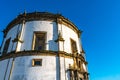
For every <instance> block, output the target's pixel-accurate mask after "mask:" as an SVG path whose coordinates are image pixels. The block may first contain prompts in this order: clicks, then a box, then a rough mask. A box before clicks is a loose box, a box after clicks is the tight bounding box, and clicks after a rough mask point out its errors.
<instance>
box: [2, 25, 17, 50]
mask: <svg viewBox="0 0 120 80" xmlns="http://www.w3.org/2000/svg"><path fill="white" fill-rule="evenodd" d="M18 26H19V25H15V27H13V28H11V30H9V32H8V33H7V35H6V37H5V39H4V41H3V45H2V47H1V52H3V48H4V45H5V42H6V40H7V39H9V38H11V40H10V44H9V48H8V52H11V51H13V50H15V45H14V46H13V43H12V40H14V39H15V38H16V35H17V30H18ZM12 46H13V48H12Z"/></svg>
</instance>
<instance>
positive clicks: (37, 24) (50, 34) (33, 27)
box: [1, 21, 81, 53]
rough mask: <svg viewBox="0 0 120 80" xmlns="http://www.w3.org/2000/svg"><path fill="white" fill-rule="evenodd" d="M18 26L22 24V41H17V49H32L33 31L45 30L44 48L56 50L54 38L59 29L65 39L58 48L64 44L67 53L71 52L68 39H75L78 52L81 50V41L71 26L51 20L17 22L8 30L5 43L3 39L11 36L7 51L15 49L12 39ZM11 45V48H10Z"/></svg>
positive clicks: (56, 36)
mask: <svg viewBox="0 0 120 80" xmlns="http://www.w3.org/2000/svg"><path fill="white" fill-rule="evenodd" d="M18 26H23V32H22V37H21V40H22V41H24V42H23V43H20V42H19V43H18V48H17V51H23V50H32V45H33V44H32V41H33V35H34V31H44V32H47V37H46V50H52V51H58V43H56V42H55V40H57V38H58V31H61V33H62V36H63V38H64V40H65V41H64V45H60V48H61V49H63V46H64V51H65V52H67V53H71V52H72V51H71V42H70V39H73V40H74V41H76V44H77V50H78V53H80V51H81V48H80V45H81V43H80V42H79V38H78V34H77V33H76V32H74V31H73V30H72V29H71V28H69V27H67V26H66V25H63V24H58V25H57V24H56V22H52V21H28V22H26V23H25V24H24V25H22V24H20V25H19V24H18V25H16V26H14V27H13V28H12V29H11V30H9V32H8V34H7V36H6V38H5V40H4V43H5V41H6V40H7V39H8V38H10V37H11V42H10V46H9V49H8V52H10V51H12V50H15V49H16V43H14V44H13V43H12V40H14V38H15V37H16V34H17V30H18ZM20 29H21V28H20ZM4 43H3V46H2V48H1V52H2V51H3V47H4ZM12 46H13V49H11V48H12Z"/></svg>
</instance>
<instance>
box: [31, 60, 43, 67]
mask: <svg viewBox="0 0 120 80" xmlns="http://www.w3.org/2000/svg"><path fill="white" fill-rule="evenodd" d="M35 61H40V63H41V64H40V65H36V64H35ZM32 66H33V67H34V66H42V59H32Z"/></svg>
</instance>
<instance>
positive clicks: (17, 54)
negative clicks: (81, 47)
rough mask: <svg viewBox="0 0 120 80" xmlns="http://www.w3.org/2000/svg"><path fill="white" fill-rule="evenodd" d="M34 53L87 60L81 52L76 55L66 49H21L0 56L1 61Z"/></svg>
mask: <svg viewBox="0 0 120 80" xmlns="http://www.w3.org/2000/svg"><path fill="white" fill-rule="evenodd" d="M32 55H39V56H57V57H65V58H73V57H77V58H80V59H81V60H82V61H84V62H85V59H84V57H83V56H82V55H81V54H77V55H74V54H70V53H66V52H64V51H47V50H44V51H37V50H28V51H20V52H15V51H12V52H10V53H7V54H5V55H2V56H0V61H1V60H4V59H8V58H14V57H20V56H32Z"/></svg>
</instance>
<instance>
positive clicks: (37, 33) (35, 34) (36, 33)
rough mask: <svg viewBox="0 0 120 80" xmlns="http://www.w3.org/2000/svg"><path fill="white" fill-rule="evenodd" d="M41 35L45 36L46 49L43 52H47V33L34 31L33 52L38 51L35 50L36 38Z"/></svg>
mask: <svg viewBox="0 0 120 80" xmlns="http://www.w3.org/2000/svg"><path fill="white" fill-rule="evenodd" d="M40 34H44V37H45V41H44V49H43V50H46V41H47V32H45V31H34V33H33V40H32V50H36V49H35V45H36V36H38V35H40Z"/></svg>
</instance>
